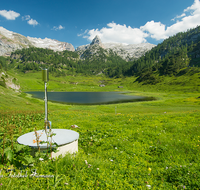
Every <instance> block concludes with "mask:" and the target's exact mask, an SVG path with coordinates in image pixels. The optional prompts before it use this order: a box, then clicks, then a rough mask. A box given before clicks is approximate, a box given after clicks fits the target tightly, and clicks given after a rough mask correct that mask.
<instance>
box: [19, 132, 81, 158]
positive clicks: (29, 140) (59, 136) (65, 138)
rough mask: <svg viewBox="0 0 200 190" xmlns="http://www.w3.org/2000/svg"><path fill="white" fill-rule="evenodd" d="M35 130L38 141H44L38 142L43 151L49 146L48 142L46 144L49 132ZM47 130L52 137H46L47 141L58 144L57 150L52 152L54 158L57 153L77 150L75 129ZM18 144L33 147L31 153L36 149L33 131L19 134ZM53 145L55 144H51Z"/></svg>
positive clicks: (61, 153) (77, 136) (62, 153)
mask: <svg viewBox="0 0 200 190" xmlns="http://www.w3.org/2000/svg"><path fill="white" fill-rule="evenodd" d="M36 132H37V137H39V139H38V141H39V142H42V141H43V142H45V143H42V144H40V143H39V146H40V151H41V152H42V151H44V150H46V149H47V147H49V146H50V145H49V143H48V144H47V143H46V142H47V136H50V134H48V133H47V134H46V133H45V130H39V131H36ZM48 132H49V133H51V134H53V135H52V138H51V137H48V142H52V143H56V144H57V145H58V149H57V150H58V152H56V153H55V152H52V157H53V158H56V157H58V156H59V155H62V156H64V155H65V154H66V153H71V154H73V153H75V152H78V138H79V134H78V133H77V132H76V131H73V130H68V129H51V131H50V130H49V129H48ZM17 142H18V143H19V144H23V145H28V146H30V147H32V148H33V153H34V152H35V151H37V150H38V145H37V139H36V134H35V131H33V132H30V133H26V134H24V135H22V136H20V137H19V138H18V139H17ZM53 147H55V145H53Z"/></svg>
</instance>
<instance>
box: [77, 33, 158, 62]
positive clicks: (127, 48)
mask: <svg viewBox="0 0 200 190" xmlns="http://www.w3.org/2000/svg"><path fill="white" fill-rule="evenodd" d="M94 45H96V46H99V47H101V48H103V49H105V50H108V52H109V49H111V50H113V52H115V53H116V54H117V55H119V56H120V57H122V58H123V59H125V60H127V61H128V60H130V59H138V58H139V57H141V56H142V55H144V54H145V52H147V51H149V50H151V49H152V48H153V47H155V46H156V45H154V44H149V43H142V44H121V43H102V42H101V39H100V37H99V36H96V37H95V38H94V39H93V41H92V42H91V43H90V44H87V45H83V46H79V47H77V48H76V50H75V51H77V52H78V53H79V55H80V56H81V57H83V55H84V52H85V51H86V50H87V51H91V54H93V52H92V51H93V50H94V47H93V46H94Z"/></svg>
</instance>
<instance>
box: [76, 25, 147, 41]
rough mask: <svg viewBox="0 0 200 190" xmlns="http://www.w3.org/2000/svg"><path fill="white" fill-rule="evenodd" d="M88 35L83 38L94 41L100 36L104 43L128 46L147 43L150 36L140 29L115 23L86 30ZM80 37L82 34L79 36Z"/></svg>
mask: <svg viewBox="0 0 200 190" xmlns="http://www.w3.org/2000/svg"><path fill="white" fill-rule="evenodd" d="M86 32H87V35H83V38H87V39H88V40H90V41H92V39H93V38H94V37H95V36H96V35H98V36H99V37H100V38H101V40H102V42H119V43H126V44H137V43H143V42H146V39H145V38H146V37H147V36H148V34H146V33H144V32H143V31H142V30H140V29H138V28H131V27H130V26H128V27H127V26H126V25H120V24H116V23H114V22H112V23H109V24H107V27H104V28H102V29H101V30H99V29H92V30H88V31H87V30H86V31H85V33H86ZM79 36H80V34H79Z"/></svg>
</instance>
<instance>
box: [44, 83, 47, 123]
mask: <svg viewBox="0 0 200 190" xmlns="http://www.w3.org/2000/svg"><path fill="white" fill-rule="evenodd" d="M44 87H45V97H44V102H45V119H44V120H45V122H46V123H47V121H48V105H47V83H46V82H45V83H44Z"/></svg>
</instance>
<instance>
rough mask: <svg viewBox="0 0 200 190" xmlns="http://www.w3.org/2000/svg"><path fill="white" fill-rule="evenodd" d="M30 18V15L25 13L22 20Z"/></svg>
mask: <svg viewBox="0 0 200 190" xmlns="http://www.w3.org/2000/svg"><path fill="white" fill-rule="evenodd" d="M30 18H31V17H30V15H25V16H23V17H22V20H30Z"/></svg>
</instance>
